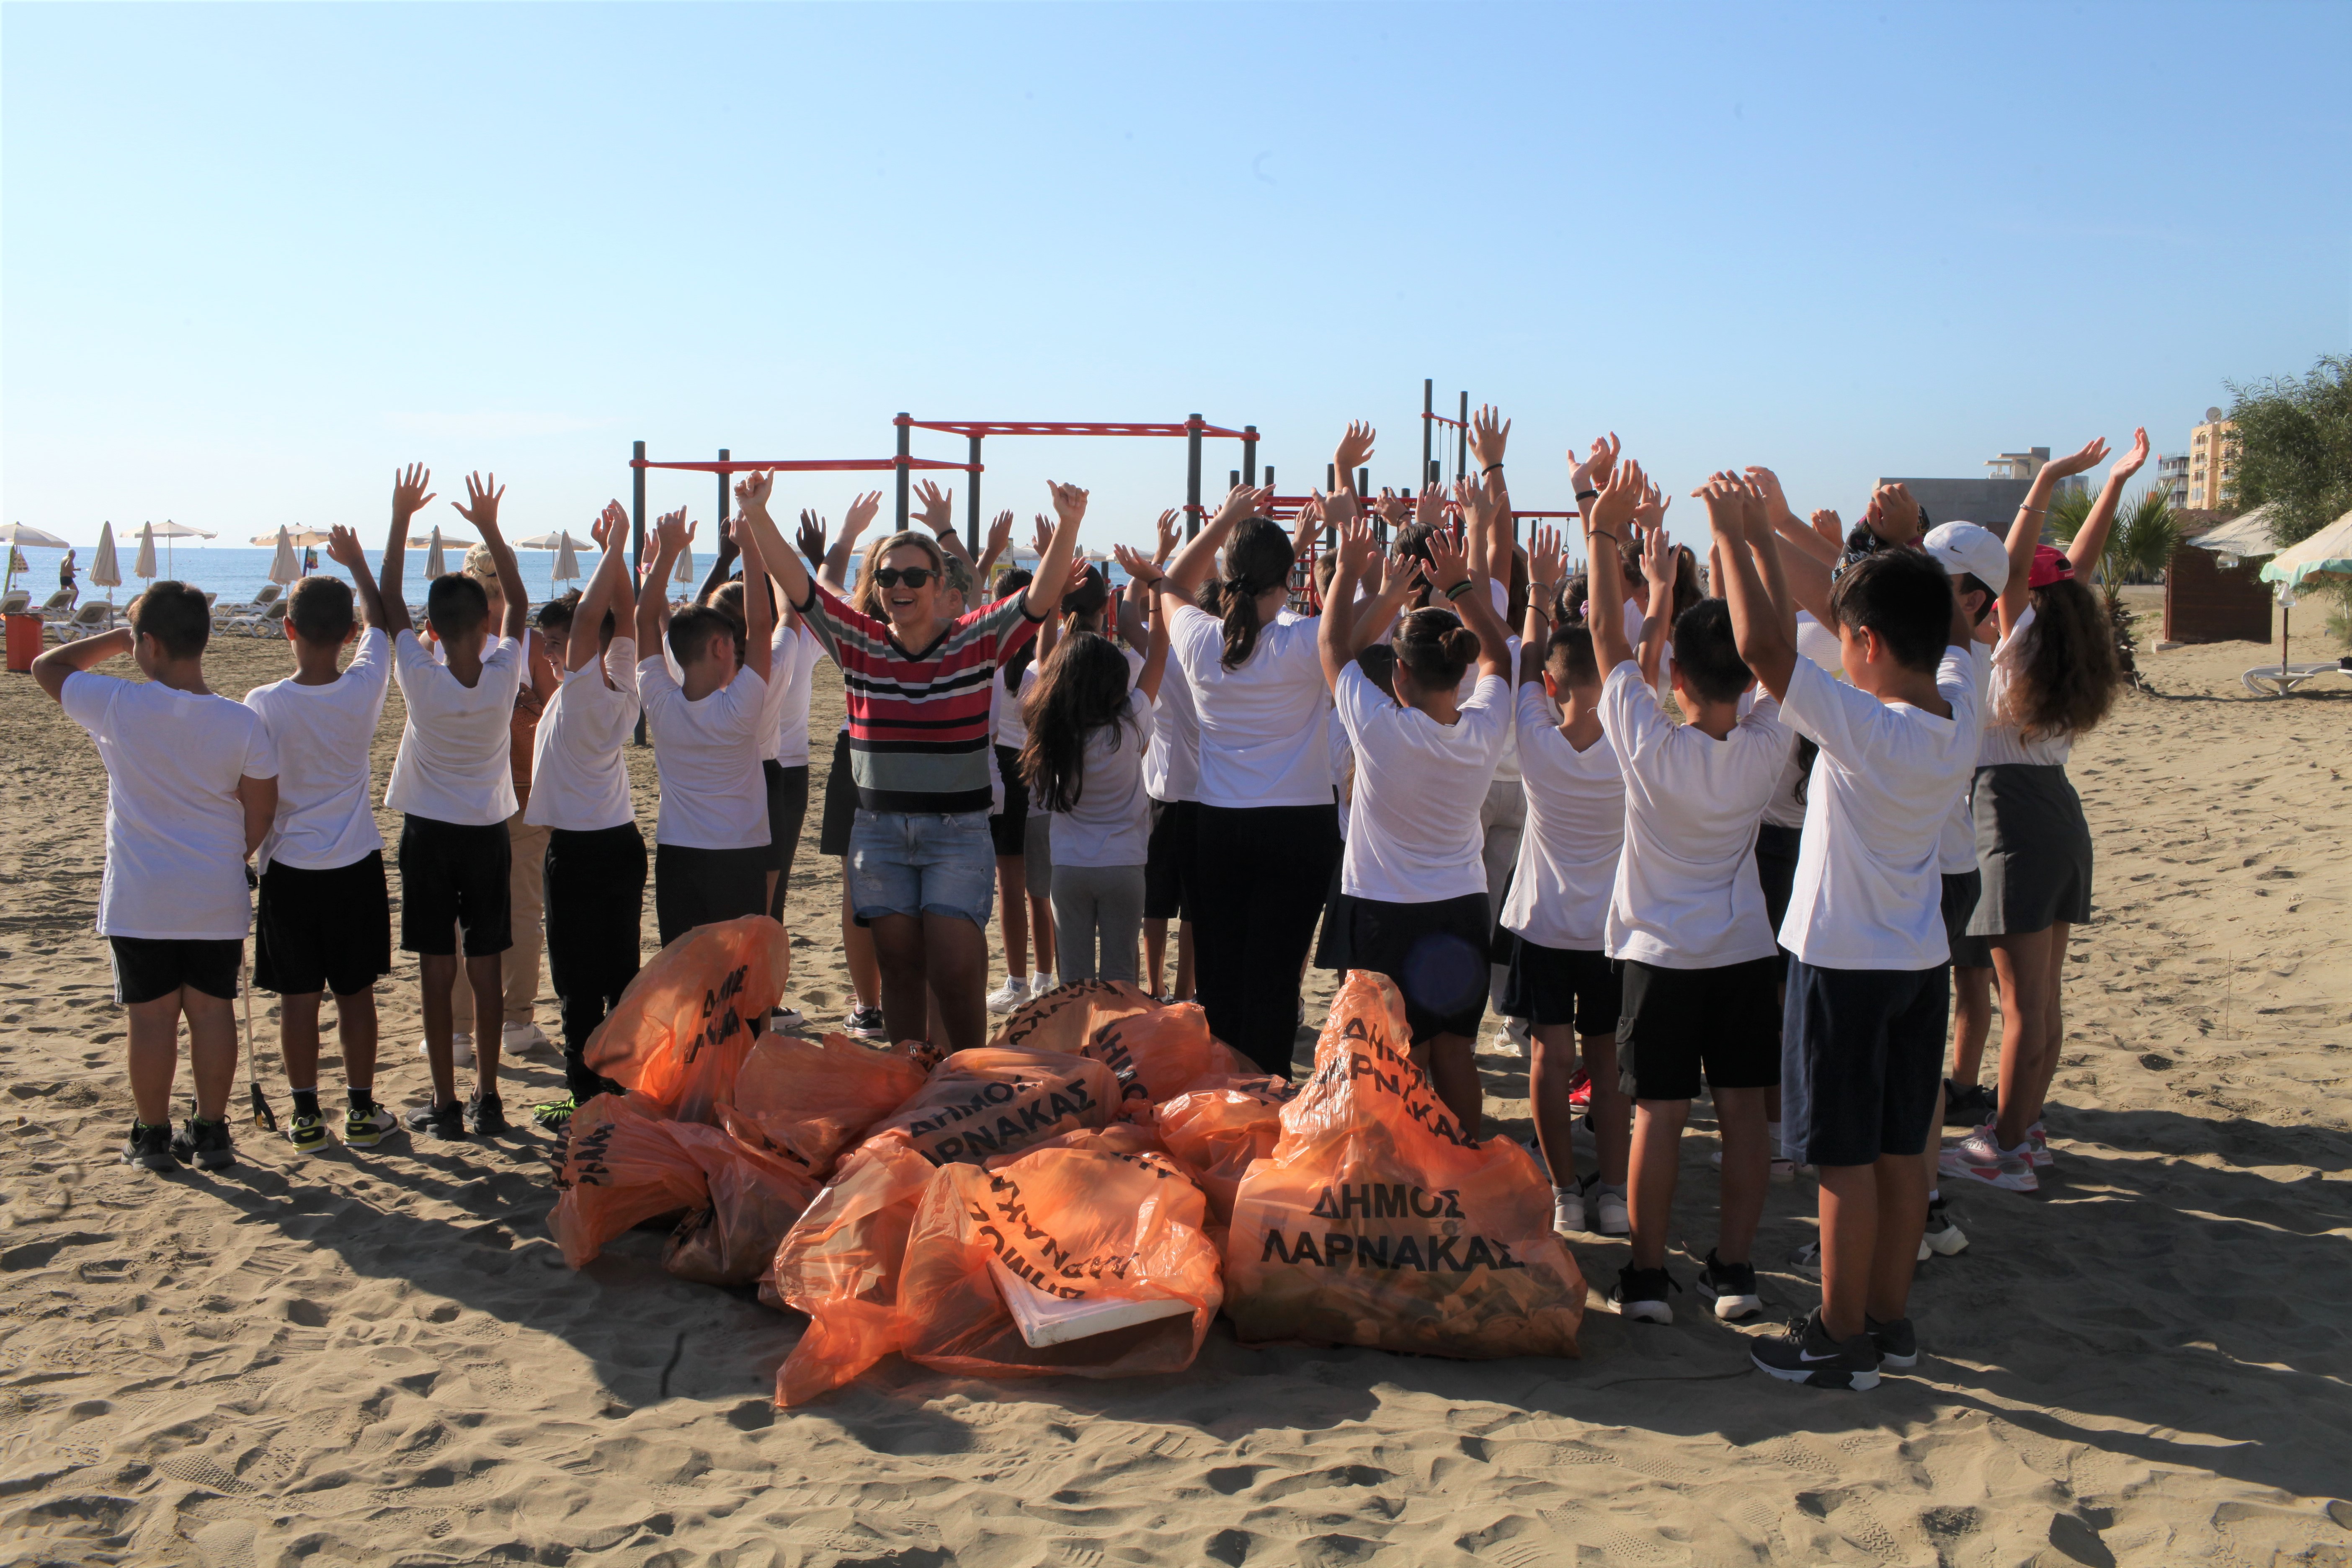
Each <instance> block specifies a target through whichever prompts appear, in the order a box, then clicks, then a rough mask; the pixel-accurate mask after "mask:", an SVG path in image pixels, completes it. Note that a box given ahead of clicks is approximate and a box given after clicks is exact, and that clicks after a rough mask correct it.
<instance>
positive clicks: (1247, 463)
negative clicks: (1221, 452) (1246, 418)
mask: <svg viewBox="0 0 2352 1568" xmlns="http://www.w3.org/2000/svg"><path fill="white" fill-rule="evenodd" d="M1267 471H1268V472H1272V470H1271V469H1269V470H1267ZM1273 482H1274V481H1273V480H1272V479H1268V480H1266V483H1268V484H1272V483H1273ZM1242 483H1244V484H1245V485H1255V484H1256V483H1257V426H1255V425H1244V426H1242Z"/></svg>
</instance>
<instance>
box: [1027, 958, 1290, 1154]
mask: <svg viewBox="0 0 2352 1568" xmlns="http://www.w3.org/2000/svg"><path fill="white" fill-rule="evenodd" d="M989 1044H991V1045H992V1046H1022V1047H1027V1048H1028V1049H1030V1050H1048V1051H1067V1052H1069V1053H1070V1054H1072V1055H1073V1056H1082V1057H1089V1058H1093V1059H1094V1060H1096V1061H1098V1062H1100V1063H1102V1064H1103V1065H1104V1066H1105V1067H1107V1068H1110V1070H1111V1071H1112V1072H1113V1073H1115V1074H1117V1075H1118V1084H1119V1114H1120V1115H1122V1116H1126V1117H1129V1118H1130V1119H1134V1120H1140V1121H1149V1120H1150V1116H1151V1108H1152V1107H1153V1106H1155V1105H1157V1104H1159V1103H1160V1101H1161V1100H1166V1099H1168V1098H1169V1097H1170V1096H1171V1095H1176V1094H1181V1093H1182V1092H1183V1091H1184V1090H1185V1089H1190V1088H1191V1087H1192V1085H1193V1084H1194V1083H1195V1082H1197V1081H1198V1080H1199V1079H1202V1078H1203V1077H1205V1076H1208V1075H1211V1074H1216V1075H1219V1076H1223V1075H1224V1074H1226V1073H1228V1072H1232V1071H1240V1072H1254V1071H1255V1070H1256V1068H1255V1067H1254V1066H1252V1065H1251V1064H1250V1063H1249V1062H1248V1061H1247V1060H1245V1059H1244V1058H1242V1057H1241V1056H1239V1055H1238V1054H1237V1053H1235V1052H1234V1050H1233V1049H1232V1048H1231V1047H1228V1046H1226V1045H1225V1044H1224V1043H1223V1041H1221V1040H1217V1039H1214V1038H1213V1037H1211V1036H1210V1034H1209V1016H1208V1015H1207V1014H1206V1013H1204V1012H1202V1010H1201V1007H1200V1005H1198V1004H1197V1003H1192V1002H1179V1003H1176V1004H1174V1005H1168V1004H1165V1003H1160V1002H1155V1001H1153V1000H1152V999H1151V998H1150V996H1148V995H1146V994H1144V993H1143V991H1142V990H1141V988H1139V987H1138V986H1136V985H1134V984H1129V982H1127V981H1124V980H1076V981H1072V982H1071V983H1070V984H1067V985H1064V986H1060V987H1057V988H1056V989H1055V990H1052V991H1048V992H1047V993H1045V994H1044V995H1043V996H1040V997H1037V998H1036V999H1035V1000H1034V1001H1031V1002H1028V1003H1025V1004H1024V1005H1022V1006H1021V1007H1019V1008H1017V1009H1016V1010H1015V1011H1014V1012H1013V1016H1011V1017H1009V1018H1007V1019H1006V1020H1005V1021H1004V1027H1003V1029H1001V1030H999V1031H998V1032H997V1036H996V1037H995V1038H994V1039H992V1040H991V1041H990V1042H989ZM1234 1063H1239V1064H1240V1065H1239V1066H1238V1068H1235V1067H1234V1066H1233V1064H1234Z"/></svg>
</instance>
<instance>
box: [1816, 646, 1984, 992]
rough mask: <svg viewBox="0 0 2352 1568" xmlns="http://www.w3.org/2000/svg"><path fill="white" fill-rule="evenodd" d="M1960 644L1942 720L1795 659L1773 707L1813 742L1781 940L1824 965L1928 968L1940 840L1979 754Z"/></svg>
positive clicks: (1972, 693)
mask: <svg viewBox="0 0 2352 1568" xmlns="http://www.w3.org/2000/svg"><path fill="white" fill-rule="evenodd" d="M1936 690H1937V693H1938V694H1939V695H1940V696H1942V698H1943V699H1944V700H1945V701H1947V702H1948V703H1950V704H1951V705H1952V716H1951V717H1950V718H1948V719H1939V718H1937V717H1936V715H1934V714H1932V713H1929V712H1927V711H1926V710H1923V709H1918V708H1914V707H1912V706H1911V705H1910V704H1909V703H1907V702H1881V701H1880V700H1878V699H1877V698H1875V697H1873V696H1871V695H1870V694H1869V693H1868V692H1866V691H1857V690H1855V689H1853V687H1851V686H1843V685H1841V684H1839V683H1838V682H1837V681H1835V680H1832V679H1830V677H1829V675H1828V674H1827V673H1826V672H1825V671H1824V670H1822V668H1821V667H1820V666H1819V665H1817V664H1815V663H1813V662H1812V661H1811V659H1806V658H1800V659H1799V660H1797V664H1796V668H1795V671H1794V672H1793V673H1792V674H1791V675H1790V677H1789V696H1788V700H1787V701H1786V703H1784V704H1783V706H1782V710H1781V711H1782V712H1783V713H1784V714H1786V715H1787V719H1788V722H1789V723H1790V725H1792V726H1794V727H1795V728H1796V729H1798V730H1800V731H1802V732H1803V733H1805V734H1807V735H1810V736H1811V737H1812V738H1813V740H1814V741H1815V742H1819V744H1820V746H1821V748H1822V753H1821V755H1820V756H1819V757H1818V758H1816V759H1815V760H1814V763H1813V779H1812V784H1811V788H1810V789H1809V790H1808V792H1807V795H1806V805H1805V837H1804V843H1803V845H1802V847H1801V848H1799V850H1798V851H1797V878H1796V883H1795V885H1794V887H1793V888H1792V889H1790V894H1789V913H1788V915H1787V917H1786V918H1785V919H1783V920H1782V921H1781V922H1780V945H1781V946H1783V947H1785V948H1787V949H1788V950H1789V951H1790V952H1793V953H1795V954H1796V955H1797V956H1798V957H1799V958H1801V959H1802V960H1804V961H1805V962H1806V963H1810V964H1813V965H1815V966H1817V967H1819V968H1822V969H1900V970H1918V969H1932V968H1934V967H1935V966H1936V965H1937V964H1939V963H1944V962H1945V961H1946V960H1948V958H1949V957H1950V956H1951V950H1950V948H1949V947H1948V945H1947V943H1946V942H1945V940H1944V916H1943V891H1944V884H1943V878H1942V877H1941V876H1940V875H1938V873H1937V838H1938V837H1940V836H1941V834H1942V831H1943V827H1944V823H1945V821H1946V819H1947V818H1948V816H1950V813H1951V806H1952V802H1953V801H1954V800H1955V799H1956V798H1958V795H1959V794H1960V792H1961V791H1962V790H1964V789H1966V788H1967V787H1968V782H1969V775H1970V773H1971V772H1972V767H1973V764H1974V763H1975V761H1976V754H1977V718H1978V713H1977V691H1976V682H1975V680H1974V679H1973V677H1972V676H1971V675H1970V673H1969V652H1968V650H1967V649H1966V648H1959V647H1948V648H1946V649H1945V650H1944V658H1943V662H1942V664H1941V665H1940V666H1939V667H1938V668H1937V671H1936Z"/></svg>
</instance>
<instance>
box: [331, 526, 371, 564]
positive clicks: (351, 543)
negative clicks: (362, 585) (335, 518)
mask: <svg viewBox="0 0 2352 1568" xmlns="http://www.w3.org/2000/svg"><path fill="white" fill-rule="evenodd" d="M327 559H328V560H330V561H331V562H333V563H335V564H337V565H338V566H341V567H344V568H346V569H348V570H350V571H352V572H355V573H356V572H360V571H363V570H365V569H366V566H367V555H366V553H365V552H362V550H361V549H360V536H359V535H358V534H356V533H353V532H352V531H351V530H350V529H348V528H345V527H343V526H342V525H341V524H340V523H338V524H337V525H336V526H334V527H332V528H331V529H329V530H327Z"/></svg>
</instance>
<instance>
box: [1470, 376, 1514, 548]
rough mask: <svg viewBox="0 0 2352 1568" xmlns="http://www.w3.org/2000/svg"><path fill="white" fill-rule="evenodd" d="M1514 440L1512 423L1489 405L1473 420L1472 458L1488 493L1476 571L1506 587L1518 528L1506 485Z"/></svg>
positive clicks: (1475, 415) (1509, 489) (1471, 437)
mask: <svg viewBox="0 0 2352 1568" xmlns="http://www.w3.org/2000/svg"><path fill="white" fill-rule="evenodd" d="M1510 438H1511V422H1510V421H1509V420H1507V419H1506V418H1504V417H1503V416H1502V415H1501V414H1500V413H1498V412H1496V409H1495V407H1494V406H1493V405H1491V404H1489V405H1484V406H1482V407H1481V408H1480V409H1479V410H1478V412H1477V413H1475V414H1474V415H1472V416H1470V455H1471V456H1472V457H1473V458H1476V459H1477V461H1478V481H1479V488H1480V489H1483V490H1485V491H1486V500H1487V502H1488V505H1487V508H1486V538H1485V539H1484V540H1483V541H1481V542H1480V544H1479V549H1478V553H1477V555H1476V556H1475V557H1473V563H1474V566H1475V570H1476V571H1478V572H1480V573H1483V574H1486V575H1487V576H1489V577H1492V578H1494V579H1496V581H1497V582H1499V583H1501V584H1504V585H1505V586H1506V587H1507V586H1508V585H1509V584H1510V581H1511V548H1512V546H1513V545H1514V544H1516V543H1517V533H1518V527H1517V523H1516V522H1515V521H1513V520H1512V517H1511V488H1510V486H1509V485H1507V484H1506V483H1504V481H1503V448H1504V447H1505V446H1506V445H1507V443H1508V442H1509V441H1510Z"/></svg>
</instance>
